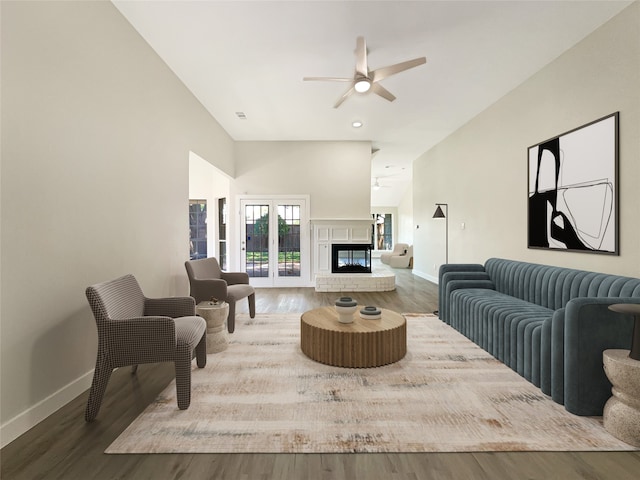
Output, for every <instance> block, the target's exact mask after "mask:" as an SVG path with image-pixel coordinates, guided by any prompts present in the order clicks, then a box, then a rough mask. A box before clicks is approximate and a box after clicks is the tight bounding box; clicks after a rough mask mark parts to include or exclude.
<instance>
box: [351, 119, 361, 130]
mask: <svg viewBox="0 0 640 480" xmlns="http://www.w3.org/2000/svg"><path fill="white" fill-rule="evenodd" d="M362 125H363V123H362V122H361V121H360V120H356V121H355V122H352V123H351V126H352V127H353V128H360V127H361V126H362Z"/></svg>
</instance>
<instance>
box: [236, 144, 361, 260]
mask: <svg viewBox="0 0 640 480" xmlns="http://www.w3.org/2000/svg"><path fill="white" fill-rule="evenodd" d="M235 147H236V148H235V159H236V166H235V168H236V175H235V178H234V181H233V182H232V185H231V205H230V212H232V213H231V215H230V216H231V217H232V218H231V223H232V225H233V226H232V227H231V228H230V231H229V232H228V233H229V249H230V252H232V251H233V252H235V255H234V256H233V260H232V263H231V264H232V265H233V266H234V267H235V268H238V267H239V265H237V263H234V260H236V259H238V258H239V256H240V255H239V251H235V250H233V249H234V246H235V247H238V246H239V244H240V243H239V239H238V231H237V230H238V226H237V225H238V223H239V207H238V205H237V204H236V196H237V195H289V194H292V195H309V199H310V204H311V205H310V207H311V208H310V217H311V219H324V218H330V219H368V218H370V213H369V211H370V202H371V185H370V178H371V143H370V142H236V144H235Z"/></svg>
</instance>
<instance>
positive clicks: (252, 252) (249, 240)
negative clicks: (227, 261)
mask: <svg viewBox="0 0 640 480" xmlns="http://www.w3.org/2000/svg"><path fill="white" fill-rule="evenodd" d="M244 223H245V229H246V235H247V237H246V238H245V245H246V251H245V266H246V272H247V273H248V274H249V276H250V277H268V276H269V205H246V206H245V209H244Z"/></svg>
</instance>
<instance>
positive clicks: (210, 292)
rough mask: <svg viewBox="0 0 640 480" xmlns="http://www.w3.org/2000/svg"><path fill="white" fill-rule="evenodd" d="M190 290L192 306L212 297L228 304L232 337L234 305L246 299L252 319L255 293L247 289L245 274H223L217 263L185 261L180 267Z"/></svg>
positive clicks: (247, 278)
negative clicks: (186, 277)
mask: <svg viewBox="0 0 640 480" xmlns="http://www.w3.org/2000/svg"><path fill="white" fill-rule="evenodd" d="M184 266H185V268H186V269H187V276H188V277H189V285H190V287H191V292H190V295H191V296H192V297H193V298H195V300H196V303H200V302H204V301H206V300H211V297H215V298H217V299H219V300H224V301H225V302H227V303H228V304H229V318H228V319H227V329H228V330H229V333H233V331H234V330H235V325H236V302H237V301H238V300H240V299H242V298H245V297H248V301H249V315H250V316H251V318H254V317H255V316H256V295H255V290H254V289H253V287H252V286H251V285H249V275H248V274H247V273H246V272H223V271H222V270H221V269H220V265H219V264H218V260H216V259H215V258H213V257H211V258H203V259H201V260H188V261H186V262H185V263H184Z"/></svg>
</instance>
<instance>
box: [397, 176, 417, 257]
mask: <svg viewBox="0 0 640 480" xmlns="http://www.w3.org/2000/svg"><path fill="white" fill-rule="evenodd" d="M396 223H397V225H398V227H397V228H398V236H397V239H398V242H399V243H408V244H409V245H413V234H414V230H415V225H414V222H413V185H409V188H407V191H406V192H405V194H404V196H403V197H402V200H400V204H399V205H398V216H397V222H396Z"/></svg>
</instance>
